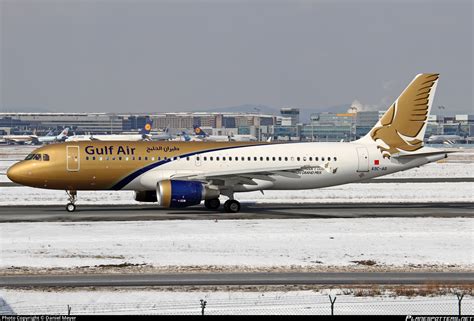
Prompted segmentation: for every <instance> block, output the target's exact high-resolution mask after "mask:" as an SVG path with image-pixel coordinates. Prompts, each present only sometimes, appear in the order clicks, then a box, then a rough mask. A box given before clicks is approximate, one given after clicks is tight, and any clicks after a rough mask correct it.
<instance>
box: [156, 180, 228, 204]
mask: <svg viewBox="0 0 474 321" xmlns="http://www.w3.org/2000/svg"><path fill="white" fill-rule="evenodd" d="M219 195H220V191H219V189H218V188H212V187H210V186H207V185H204V184H203V183H201V182H191V181H179V180H164V181H160V182H159V183H158V185H157V187H156V199H157V202H158V205H160V206H163V207H166V208H168V207H172V208H174V207H178V208H179V207H186V206H191V205H197V204H199V203H201V201H202V200H208V199H214V198H218V197H219Z"/></svg>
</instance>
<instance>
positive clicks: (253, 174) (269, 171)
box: [171, 166, 307, 185]
mask: <svg viewBox="0 0 474 321" xmlns="http://www.w3.org/2000/svg"><path fill="white" fill-rule="evenodd" d="M306 167H307V166H286V167H281V166H279V167H268V168H259V169H238V170H230V171H222V172H218V173H210V172H208V173H205V172H197V173H196V172H194V173H182V174H180V173H178V174H175V175H173V176H171V179H179V180H190V181H204V182H209V181H213V184H216V185H228V184H226V182H229V183H231V184H232V185H234V184H248V185H257V183H256V182H254V181H253V179H260V180H268V181H274V180H275V179H274V178H272V177H270V176H276V175H277V176H283V177H289V178H299V177H300V175H298V174H297V171H299V170H303V169H305V168H306Z"/></svg>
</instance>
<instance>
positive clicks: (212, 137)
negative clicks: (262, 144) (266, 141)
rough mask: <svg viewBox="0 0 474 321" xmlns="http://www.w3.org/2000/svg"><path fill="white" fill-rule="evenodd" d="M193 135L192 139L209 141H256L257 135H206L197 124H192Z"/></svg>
mask: <svg viewBox="0 0 474 321" xmlns="http://www.w3.org/2000/svg"><path fill="white" fill-rule="evenodd" d="M194 134H195V135H194V137H191V140H192V141H211V142H256V141H257V137H255V136H253V135H234V134H230V135H227V136H226V135H208V134H207V133H206V132H205V131H204V130H202V129H201V127H199V126H194Z"/></svg>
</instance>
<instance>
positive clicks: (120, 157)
mask: <svg viewBox="0 0 474 321" xmlns="http://www.w3.org/2000/svg"><path fill="white" fill-rule="evenodd" d="M92 159H93V160H95V157H92ZM119 160H122V156H119Z"/></svg>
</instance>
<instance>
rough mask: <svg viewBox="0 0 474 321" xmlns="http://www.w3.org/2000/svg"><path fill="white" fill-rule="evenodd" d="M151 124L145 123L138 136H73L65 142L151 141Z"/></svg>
mask: <svg viewBox="0 0 474 321" xmlns="http://www.w3.org/2000/svg"><path fill="white" fill-rule="evenodd" d="M150 131H151V122H146V123H145V126H144V127H143V128H142V129H141V130H140V133H139V134H110V135H101V134H97V135H74V136H69V137H68V138H67V139H66V142H80V141H91V140H98V141H122V140H126V141H131V142H136V141H142V140H151V135H150Z"/></svg>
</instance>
